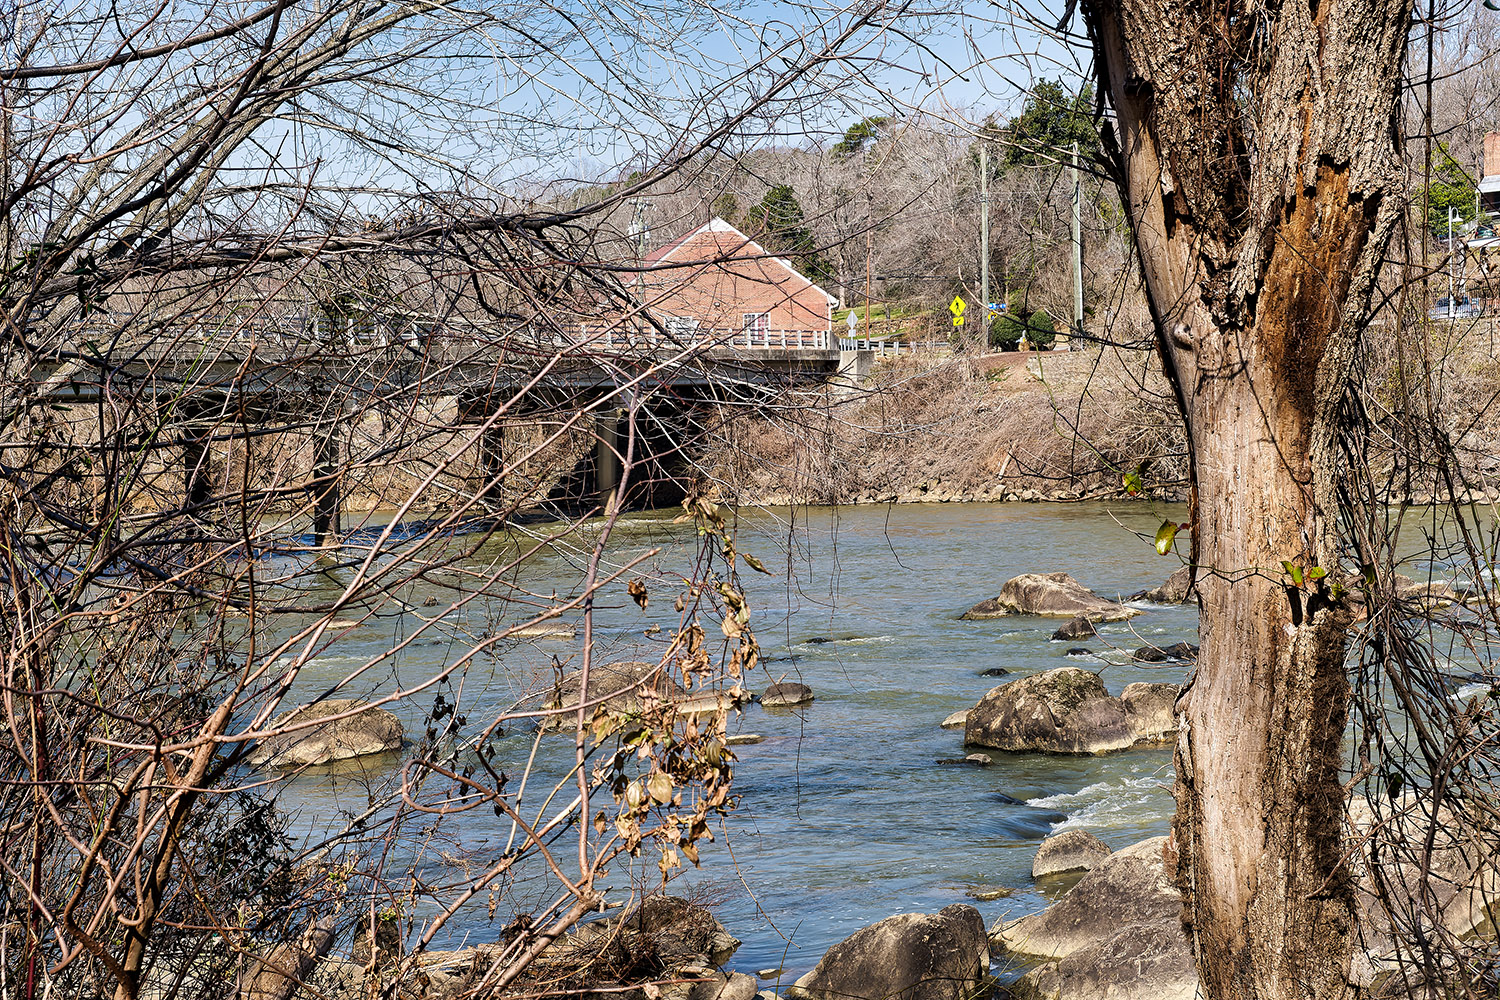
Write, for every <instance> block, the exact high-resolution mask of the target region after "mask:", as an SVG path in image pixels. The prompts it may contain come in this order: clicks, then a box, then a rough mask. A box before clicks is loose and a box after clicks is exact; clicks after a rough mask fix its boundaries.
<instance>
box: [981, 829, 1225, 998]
mask: <svg viewBox="0 0 1500 1000" xmlns="http://www.w3.org/2000/svg"><path fill="white" fill-rule="evenodd" d="M1165 845H1166V838H1165V837H1153V838H1152V839H1150V840H1144V841H1141V842H1140V843H1138V844H1132V845H1131V846H1130V847H1127V848H1125V849H1124V850H1121V851H1117V852H1115V853H1114V854H1111V855H1109V856H1108V857H1106V858H1104V859H1103V860H1102V861H1100V862H1099V863H1098V864H1097V865H1096V866H1095V867H1094V868H1093V869H1092V870H1091V871H1090V872H1089V873H1088V874H1087V875H1085V876H1083V878H1081V879H1079V880H1078V883H1077V884H1076V885H1075V886H1073V888H1072V889H1070V890H1068V892H1067V894H1066V895H1064V896H1063V898H1062V899H1060V900H1058V901H1057V902H1056V903H1054V904H1053V905H1052V906H1051V907H1049V908H1048V909H1046V910H1043V911H1042V912H1041V913H1034V914H1032V915H1030V916H1027V917H1022V918H1020V919H1019V920H1012V921H1010V922H1008V923H1004V924H1001V925H999V926H997V927H996V928H994V929H993V930H992V931H991V933H990V940H991V942H992V943H994V944H995V945H996V946H997V947H1001V948H1005V949H1006V950H1009V951H1012V952H1016V953H1019V954H1023V955H1037V956H1042V957H1045V958H1051V959H1054V961H1051V962H1048V963H1046V964H1044V965H1042V966H1039V967H1038V968H1036V969H1034V970H1033V971H1031V972H1029V973H1027V974H1026V975H1025V976H1024V977H1022V979H1021V982H1020V983H1018V984H1017V988H1016V990H1015V993H1016V995H1017V996H1020V997H1026V998H1029V1000H1114V998H1117V997H1149V998H1151V1000H1191V998H1192V996H1193V995H1194V993H1195V992H1196V991H1197V988H1198V976H1197V973H1196V972H1195V971H1194V969H1193V957H1192V952H1191V950H1190V947H1189V945H1188V940H1187V937H1186V935H1185V934H1184V933H1183V930H1182V921H1181V916H1182V896H1181V894H1180V893H1179V892H1178V891H1177V888H1176V886H1174V885H1173V884H1172V883H1171V881H1170V880H1169V879H1168V877H1167V873H1166V866H1165V863H1164V861H1163V858H1162V849H1163V847H1164V846H1165Z"/></svg>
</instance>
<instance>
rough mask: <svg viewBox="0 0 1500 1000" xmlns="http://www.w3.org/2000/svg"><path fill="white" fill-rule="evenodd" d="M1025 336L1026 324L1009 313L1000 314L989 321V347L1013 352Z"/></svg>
mask: <svg viewBox="0 0 1500 1000" xmlns="http://www.w3.org/2000/svg"><path fill="white" fill-rule="evenodd" d="M1025 335H1026V323H1025V322H1024V321H1022V320H1019V319H1017V318H1016V317H1014V316H1012V315H1011V314H1009V313H1001V314H1000V315H999V316H996V317H995V318H994V319H993V320H991V321H990V346H991V347H998V348H1000V350H1002V351H1014V350H1015V349H1016V348H1017V347H1018V346H1019V345H1020V343H1021V338H1022V337H1023V336H1025Z"/></svg>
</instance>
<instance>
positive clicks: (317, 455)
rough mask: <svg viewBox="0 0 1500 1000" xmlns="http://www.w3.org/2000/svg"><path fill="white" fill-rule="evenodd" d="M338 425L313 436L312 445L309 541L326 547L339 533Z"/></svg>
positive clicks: (335, 424)
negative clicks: (311, 537)
mask: <svg viewBox="0 0 1500 1000" xmlns="http://www.w3.org/2000/svg"><path fill="white" fill-rule="evenodd" d="M339 450H340V449H339V437H338V424H337V423H336V422H335V423H334V424H332V425H331V426H329V427H327V428H320V429H318V430H317V431H315V432H314V443H313V479H312V490H313V541H314V543H315V544H317V545H320V546H321V545H325V544H327V542H328V540H329V538H330V537H331V536H332V535H337V534H340V533H341V532H342V530H343V528H342V526H341V525H340V524H339V507H340V497H339V485H340V484H339V478H340V477H339Z"/></svg>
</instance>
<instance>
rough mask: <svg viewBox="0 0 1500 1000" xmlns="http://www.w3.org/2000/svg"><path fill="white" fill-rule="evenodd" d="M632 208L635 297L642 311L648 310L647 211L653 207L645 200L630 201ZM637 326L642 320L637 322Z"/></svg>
mask: <svg viewBox="0 0 1500 1000" xmlns="http://www.w3.org/2000/svg"><path fill="white" fill-rule="evenodd" d="M630 204H631V206H632V207H633V208H634V209H635V215H634V217H632V218H631V220H630V235H631V236H633V237H635V259H636V266H637V267H638V268H639V270H637V271H636V275H635V288H636V293H635V297H636V299H637V300H638V304H639V306H640V308H641V309H642V311H644V310H645V308H646V241H647V240H648V239H649V238H650V236H651V229H650V227H648V226H647V225H646V209H648V208H650V207H651V202H650V201H648V200H647V199H645V198H632V199H630ZM636 323H637V325H640V324H641V320H639V319H638V320H636Z"/></svg>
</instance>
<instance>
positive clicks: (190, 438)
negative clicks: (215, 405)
mask: <svg viewBox="0 0 1500 1000" xmlns="http://www.w3.org/2000/svg"><path fill="white" fill-rule="evenodd" d="M209 436H210V435H209V431H208V430H206V429H203V428H199V427H192V426H189V427H186V428H184V429H183V438H182V485H183V494H184V496H185V498H186V500H187V509H188V510H189V512H190V516H192V517H194V518H201V517H203V516H204V508H205V507H206V506H207V505H208V502H209V501H210V500H211V499H213V482H212V475H211V472H210V469H209V461H210V458H211V455H210V453H209Z"/></svg>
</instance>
